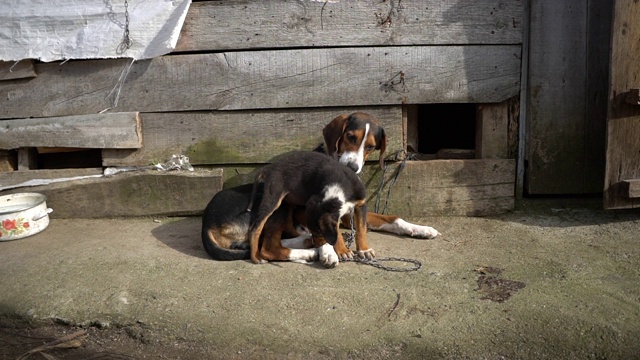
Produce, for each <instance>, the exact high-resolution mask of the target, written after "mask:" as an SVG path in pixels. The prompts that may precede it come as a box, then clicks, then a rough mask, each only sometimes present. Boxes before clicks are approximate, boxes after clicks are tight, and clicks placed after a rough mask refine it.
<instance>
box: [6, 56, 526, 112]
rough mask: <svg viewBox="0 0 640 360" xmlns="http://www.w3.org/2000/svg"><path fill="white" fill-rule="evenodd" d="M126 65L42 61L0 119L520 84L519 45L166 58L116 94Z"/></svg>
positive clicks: (278, 104) (318, 102)
mask: <svg viewBox="0 0 640 360" xmlns="http://www.w3.org/2000/svg"><path fill="white" fill-rule="evenodd" d="M128 64H129V62H128V60H122V59H120V60H95V61H69V62H67V63H65V64H64V65H62V66H61V65H59V64H38V65H37V71H38V77H36V78H34V79H32V80H31V81H29V82H28V83H24V82H20V81H4V82H1V83H0V118H16V117H46V116H63V115H76V114H89V113H97V112H100V111H102V110H104V109H105V108H110V107H112V106H113V100H114V96H115V94H116V93H119V94H120V97H119V100H118V106H117V108H116V110H118V111H140V112H161V111H178V110H211V109H217V110H240V109H259V108H296V107H304V108H307V107H323V106H325V107H327V106H366V105H399V104H414V103H443V102H448V103H455V102H500V101H503V100H505V99H508V98H510V97H512V96H514V95H516V94H517V93H518V91H519V82H520V46H519V45H504V46H411V47H407V46H400V47H368V48H326V49H324V48H323V49H301V50H281V51H250V52H229V53H217V54H199V55H180V56H164V57H160V58H155V59H152V60H144V61H139V62H136V63H134V64H133V66H132V67H131V70H130V71H129V73H128V77H127V80H126V82H125V83H124V85H123V86H122V90H121V91H120V92H118V91H112V90H113V89H114V87H115V86H116V83H117V81H118V78H119V77H120V74H121V72H122V71H123V69H126V67H127V66H128ZM36 89H37V91H35V90H36ZM110 94H111V95H110ZM24 104H29V106H24Z"/></svg>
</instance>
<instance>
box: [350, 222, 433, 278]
mask: <svg viewBox="0 0 640 360" xmlns="http://www.w3.org/2000/svg"><path fill="white" fill-rule="evenodd" d="M350 222H351V232H350V233H348V232H343V233H342V236H343V237H344V241H345V245H346V246H347V248H351V245H353V242H354V240H355V238H356V229H355V228H354V225H353V210H351V218H350ZM342 261H343V262H358V263H361V264H365V265H370V266H373V267H375V268H378V269H382V270H387V271H395V272H409V271H418V270H419V269H420V268H421V267H422V263H421V262H420V261H418V260H415V259H407V258H396V257H386V258H378V259H362V258H359V257H354V258H352V259H349V260H342ZM383 261H401V262H406V263H412V264H414V267H410V268H404V267H393V266H386V265H382V264H380V263H381V262H383Z"/></svg>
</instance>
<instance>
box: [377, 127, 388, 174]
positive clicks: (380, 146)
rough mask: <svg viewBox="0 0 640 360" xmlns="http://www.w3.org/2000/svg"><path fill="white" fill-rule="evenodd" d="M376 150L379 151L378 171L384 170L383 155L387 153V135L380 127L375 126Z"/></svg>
mask: <svg viewBox="0 0 640 360" xmlns="http://www.w3.org/2000/svg"><path fill="white" fill-rule="evenodd" d="M377 128H378V129H377V131H376V150H380V169H382V170H384V153H385V152H386V151H387V134H386V133H385V132H384V128H383V127H382V126H377Z"/></svg>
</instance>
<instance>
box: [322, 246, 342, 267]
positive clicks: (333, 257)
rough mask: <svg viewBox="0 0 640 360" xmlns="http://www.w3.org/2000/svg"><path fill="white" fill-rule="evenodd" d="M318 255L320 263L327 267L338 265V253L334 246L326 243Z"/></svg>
mask: <svg viewBox="0 0 640 360" xmlns="http://www.w3.org/2000/svg"><path fill="white" fill-rule="evenodd" d="M318 257H319V258H320V263H321V264H322V266H324V267H326V268H334V267H336V266H337V265H338V262H339V260H338V254H336V251H335V250H334V249H333V246H331V245H329V244H324V245H322V246H321V247H320V248H319V249H318Z"/></svg>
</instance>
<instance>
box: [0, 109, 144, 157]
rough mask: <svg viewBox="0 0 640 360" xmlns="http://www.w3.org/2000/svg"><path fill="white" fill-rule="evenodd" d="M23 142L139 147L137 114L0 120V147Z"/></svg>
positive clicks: (40, 144)
mask: <svg viewBox="0 0 640 360" xmlns="http://www.w3.org/2000/svg"><path fill="white" fill-rule="evenodd" d="M26 146H32V147H73V148H94V149H103V148H115V149H119V148H120V149H130V148H140V147H142V137H141V133H140V118H139V116H138V113H136V112H130V113H110V114H91V115H77V116H64V117H53V118H38V119H17V120H0V149H15V148H18V147H26Z"/></svg>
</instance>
